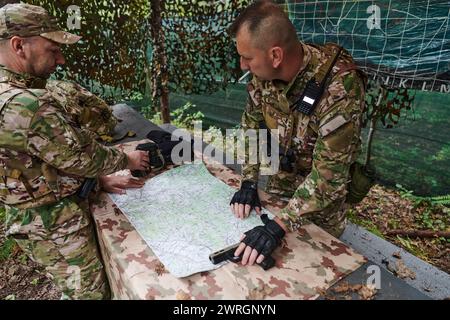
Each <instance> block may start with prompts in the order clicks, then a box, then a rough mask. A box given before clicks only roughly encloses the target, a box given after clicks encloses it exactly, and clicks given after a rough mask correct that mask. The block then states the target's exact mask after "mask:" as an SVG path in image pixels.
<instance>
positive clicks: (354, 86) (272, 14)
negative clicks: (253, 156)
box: [231, 1, 365, 264]
mask: <svg viewBox="0 0 450 320" xmlns="http://www.w3.org/2000/svg"><path fill="white" fill-rule="evenodd" d="M231 32H232V34H233V35H234V36H235V37H236V44H237V50H238V53H239V55H240V56H241V58H240V59H241V60H240V61H241V68H242V69H243V70H249V71H251V72H252V74H253V79H252V80H251V82H250V83H249V84H248V86H247V90H248V94H249V99H248V102H247V105H246V108H245V112H244V114H243V116H242V126H243V128H244V129H258V128H261V125H265V126H267V127H268V128H269V129H278V130H279V143H280V155H281V156H283V155H286V156H287V155H288V154H290V156H289V157H286V159H288V160H289V162H290V166H291V168H292V170H289V171H283V169H281V170H280V171H279V172H278V173H277V174H275V175H272V176H270V177H269V181H268V184H267V187H266V191H267V192H269V193H274V194H278V195H281V196H285V197H289V198H290V201H289V203H288V205H287V206H286V207H285V208H284V209H283V210H282V211H281V218H276V219H275V222H277V223H276V224H273V225H272V230H262V231H258V232H254V233H247V234H246V236H245V238H244V240H243V241H244V242H243V243H241V245H240V246H239V248H238V249H237V251H236V255H239V254H241V253H242V252H244V254H243V259H242V263H243V264H246V263H247V262H248V263H249V264H253V263H254V262H255V260H256V262H261V261H262V260H263V259H264V257H263V254H260V253H261V250H266V249H267V248H269V249H267V250H266V251H265V253H266V254H270V252H271V251H273V250H274V248H276V247H277V246H278V245H279V243H280V240H281V238H282V237H283V235H284V232H289V231H295V230H297V229H298V228H299V226H301V225H302V224H304V223H305V221H310V222H313V223H315V224H317V225H319V226H321V227H322V228H323V229H325V230H326V231H327V232H329V233H330V234H332V235H334V236H336V237H338V236H339V235H340V234H341V233H342V232H343V230H344V228H345V222H346V220H345V213H346V210H347V209H348V205H347V204H346V203H345V199H346V193H347V183H348V182H349V169H350V166H351V165H352V163H353V162H355V160H356V158H357V154H358V149H359V147H360V128H361V115H362V111H363V103H364V94H365V92H364V90H365V76H364V74H362V73H361V72H360V71H359V70H358V69H357V68H356V66H355V64H354V62H353V60H352V58H351V56H350V55H349V54H348V52H346V51H345V50H342V51H341V53H340V55H339V56H338V58H337V61H336V63H335V64H334V67H333V69H332V71H331V72H330V75H329V76H328V82H327V85H326V87H325V90H324V92H323V94H322V96H321V97H320V98H319V99H320V100H319V103H318V105H317V106H316V107H315V109H314V110H313V112H312V114H311V115H307V114H304V113H301V112H299V111H298V110H297V109H296V108H295V103H296V101H298V99H299V98H300V97H301V96H302V93H303V91H304V89H305V87H306V84H307V82H308V81H309V80H310V79H312V78H313V77H317V74H318V73H323V69H324V67H322V66H324V64H325V63H326V62H327V61H328V60H331V57H332V56H333V54H334V52H335V51H334V50H336V48H337V46H336V45H332V44H329V45H325V46H312V45H307V44H305V43H302V42H300V41H298V39H297V35H296V31H295V28H294V26H293V25H292V23H291V22H290V21H289V18H288V16H287V15H286V13H285V12H284V11H283V9H281V8H280V7H279V6H278V5H276V4H274V3H272V2H270V1H257V2H255V3H253V4H252V5H250V6H249V7H248V8H246V9H245V10H244V11H243V12H242V13H241V14H240V15H239V17H238V18H237V19H236V21H235V22H234V24H233V25H232V27H231ZM321 67H322V68H321ZM259 169H260V165H259V164H250V163H248V162H247V163H245V164H244V165H243V174H242V180H243V182H242V184H241V190H239V191H238V192H237V193H236V195H235V197H233V200H232V202H231V209H232V211H233V213H234V214H235V215H236V216H237V217H240V218H243V217H245V216H247V215H248V214H249V212H250V211H251V209H253V208H255V209H256V211H257V212H259V210H260V204H259V200H258V195H257V191H256V185H257V184H256V182H257V181H258V173H259ZM280 227H281V229H280ZM266 229H267V225H266ZM269 229H270V228H269ZM250 236H251V237H254V239H252V240H251V241H250V240H249V241H250V243H249V241H247V242H246V239H247V238H249V237H250ZM262 248H266V249H262Z"/></svg>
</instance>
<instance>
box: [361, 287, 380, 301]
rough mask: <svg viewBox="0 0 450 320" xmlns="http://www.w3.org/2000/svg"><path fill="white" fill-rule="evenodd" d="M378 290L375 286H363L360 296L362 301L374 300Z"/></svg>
mask: <svg viewBox="0 0 450 320" xmlns="http://www.w3.org/2000/svg"><path fill="white" fill-rule="evenodd" d="M377 291H378V290H377V288H376V287H375V286H374V285H362V286H361V289H359V290H358V294H359V296H360V297H361V299H362V300H372V299H373V298H374V297H375V295H376V294H377Z"/></svg>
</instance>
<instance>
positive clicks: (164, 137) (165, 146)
mask: <svg viewBox="0 0 450 320" xmlns="http://www.w3.org/2000/svg"><path fill="white" fill-rule="evenodd" d="M147 138H148V139H150V140H152V141H153V142H155V143H156V144H157V145H158V148H159V150H160V151H161V154H162V155H163V157H164V160H165V162H166V163H173V161H172V157H171V154H172V150H173V148H175V146H176V145H178V144H179V143H183V139H182V138H178V140H175V141H172V134H171V133H169V132H167V131H163V130H153V131H150V132H149V133H148V134H147ZM188 143H190V144H191V146H190V149H191V154H190V160H191V161H193V160H194V140H191V141H188ZM183 156H184V155H183V150H182V151H181V154H180V157H183Z"/></svg>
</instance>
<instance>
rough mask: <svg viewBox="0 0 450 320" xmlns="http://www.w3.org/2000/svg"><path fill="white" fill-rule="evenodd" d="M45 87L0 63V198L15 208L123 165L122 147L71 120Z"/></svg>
mask: <svg viewBox="0 0 450 320" xmlns="http://www.w3.org/2000/svg"><path fill="white" fill-rule="evenodd" d="M45 86H46V81H45V80H43V79H39V78H35V77H32V76H29V75H20V74H16V73H14V72H11V71H9V70H7V69H6V68H5V67H3V66H0V178H1V180H0V202H2V203H4V204H8V205H12V206H15V207H18V208H30V207H38V206H41V205H44V204H47V203H53V202H54V201H55V200H57V199H60V198H63V197H66V196H68V195H71V194H74V193H75V192H76V191H77V190H78V188H79V186H80V185H81V184H82V182H83V180H84V179H85V178H86V177H97V176H99V175H107V174H110V173H113V172H115V171H118V170H121V169H124V168H125V167H126V166H127V157H126V155H125V154H124V153H123V152H120V151H118V150H116V149H114V148H108V147H104V146H102V145H101V144H99V143H98V142H97V141H95V140H94V139H93V135H92V132H89V131H88V130H86V129H84V128H80V127H77V126H75V125H73V118H71V117H70V116H67V115H66V114H65V113H64V112H63V111H62V110H64V107H63V106H61V105H59V104H58V102H57V101H56V100H55V99H54V98H53V96H52V94H51V93H50V92H49V91H48V90H46V89H45Z"/></svg>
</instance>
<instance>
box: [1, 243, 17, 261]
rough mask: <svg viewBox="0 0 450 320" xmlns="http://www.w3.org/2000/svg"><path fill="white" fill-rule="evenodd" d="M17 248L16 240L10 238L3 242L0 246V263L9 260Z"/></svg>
mask: <svg viewBox="0 0 450 320" xmlns="http://www.w3.org/2000/svg"><path fill="white" fill-rule="evenodd" d="M15 246H16V242H15V241H14V239H11V238H8V239H6V240H5V242H3V244H2V245H1V246H0V262H3V261H6V260H8V259H9V257H10V256H11V253H12V252H13V250H14V247H15Z"/></svg>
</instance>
